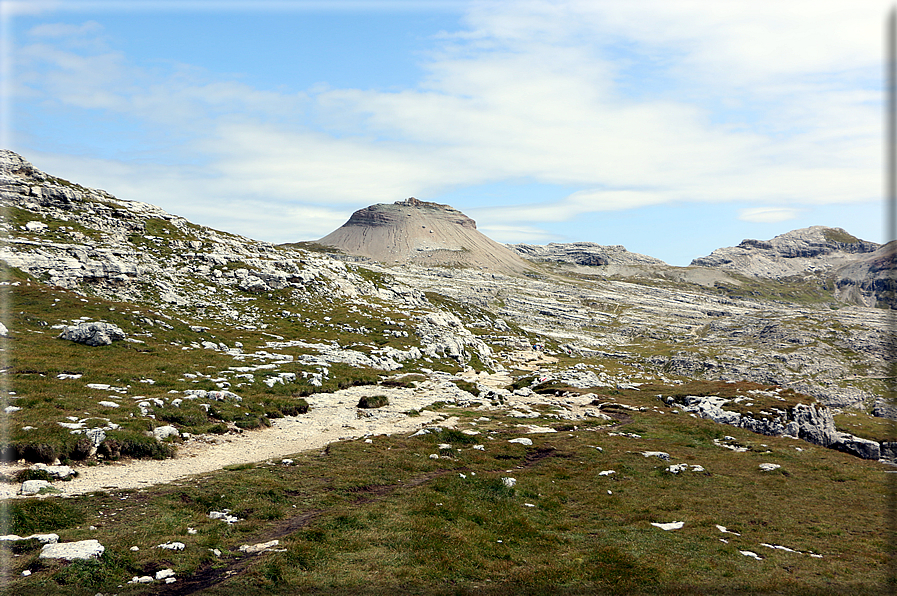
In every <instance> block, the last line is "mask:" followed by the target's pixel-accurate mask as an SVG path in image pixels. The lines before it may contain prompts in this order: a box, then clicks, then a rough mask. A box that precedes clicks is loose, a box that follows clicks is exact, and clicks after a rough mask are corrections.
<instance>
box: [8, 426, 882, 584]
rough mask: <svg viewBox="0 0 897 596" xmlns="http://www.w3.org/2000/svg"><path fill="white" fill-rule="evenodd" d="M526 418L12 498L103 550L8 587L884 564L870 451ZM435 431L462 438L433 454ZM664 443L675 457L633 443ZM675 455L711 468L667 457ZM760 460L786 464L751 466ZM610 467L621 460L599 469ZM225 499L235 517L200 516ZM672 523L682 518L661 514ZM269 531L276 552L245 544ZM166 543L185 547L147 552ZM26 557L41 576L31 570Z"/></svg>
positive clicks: (647, 579) (724, 578)
mask: <svg viewBox="0 0 897 596" xmlns="http://www.w3.org/2000/svg"><path fill="white" fill-rule="evenodd" d="M515 422H516V421H515V420H514V419H508V418H503V417H501V416H495V417H493V421H492V423H490V424H486V423H481V425H480V426H479V427H478V428H480V429H481V430H484V431H486V432H488V433H490V436H493V437H494V439H493V440H489V439H484V438H483V437H479V438H478V440H479V441H481V442H483V443H485V444H486V449H485V451H479V450H475V449H472V448H471V446H470V445H471V443H470V442H469V441H468V439H471V437H469V436H468V435H464V434H462V433H459V432H457V431H449V430H445V431H443V432H442V433H440V434H438V435H435V434H431V435H423V436H421V437H414V438H404V437H401V436H392V437H374V442H373V443H372V444H366V443H364V442H363V441H360V440H359V441H348V442H343V443H336V444H332V445H330V447H329V448H328V449H327V450H325V453H324V454H320V453H317V452H315V453H302V454H297V455H294V456H291V458H292V459H293V460H294V464H293V465H290V466H285V465H281V464H265V463H260V464H241V465H238V466H230V467H228V468H227V469H225V470H222V471H220V472H217V473H213V474H204V475H202V476H200V477H196V478H192V479H188V480H184V481H181V482H177V483H173V484H172V485H168V486H159V487H153V488H149V489H145V490H141V491H125V492H113V493H108V494H107V493H97V494H93V495H90V496H85V497H79V498H74V499H66V500H62V501H59V500H36V499H32V500H23V501H15V502H13V503H11V504H9V505H8V506H7V507H8V508H7V513H6V515H7V516H8V517H9V519H11V520H14V521H13V523H12V524H11V526H12V527H13V528H15V529H16V530H18V531H20V534H25V533H26V532H40V531H51V530H53V531H58V532H59V533H60V535H61V536H62V539H63V540H64V541H69V540H76V539H84V538H87V537H91V538H97V539H98V540H100V542H101V543H102V544H104V545H106V546H107V554H106V555H104V557H103V558H101V559H100V560H98V561H96V562H88V563H78V564H72V565H64V564H59V563H47V562H39V561H38V560H37V559H36V551H34V552H26V553H24V554H22V555H21V556H19V557H16V558H13V559H11V565H12V568H11V570H10V575H9V578H10V582H11V583H10V584H9V586H10V589H11V590H14V591H15V592H16V593H21V594H37V593H42V592H41V590H44V591H45V592H43V593H47V592H49V593H54V592H57V591H64V590H70V592H66V593H73V594H82V593H83V594H88V593H89V594H95V593H96V592H97V591H101V592H104V593H105V592H106V591H109V592H115V593H119V594H142V593H150V591H151V588H148V587H141V586H128V585H126V584H125V585H124V586H123V587H122V588H118V587H117V586H118V585H121V584H123V583H124V582H125V581H127V580H128V579H130V577H132V576H133V575H144V574H148V573H152V572H154V571H155V570H158V569H162V568H165V567H171V568H173V569H175V571H176V573H177V576H178V578H179V581H186V580H187V579H188V578H190V577H191V576H196V577H200V578H204V581H205V582H206V583H207V586H208V589H207V591H206V592H203V593H209V594H236V593H240V592H241V591H244V590H251V591H263V592H266V593H274V594H291V593H306V592H310V593H359V594H360V593H364V594H380V593H383V594H386V593H427V594H430V593H437V594H457V593H474V592H481V591H484V592H485V593H501V594H506V593H533V594H535V593H549V594H552V593H559V594H560V593H595V592H598V593H605V592H608V593H646V594H707V593H711V592H712V593H726V592H727V591H729V592H732V593H735V592H738V593H765V592H769V593H794V594H798V593H801V594H802V593H818V594H838V593H843V591H844V590H849V591H851V593H858V594H864V593H870V594H871V593H875V591H876V590H877V589H878V587H879V586H880V581H881V580H882V579H883V578H884V577H885V573H886V557H885V555H884V554H883V553H884V552H885V537H884V535H883V534H882V532H881V528H882V527H885V525H884V524H885V521H884V517H883V516H884V512H885V510H886V508H885V502H886V498H887V487H886V485H885V483H884V480H885V478H884V474H883V473H882V469H881V466H880V465H878V464H876V463H873V462H865V461H862V460H858V459H856V458H851V457H849V456H847V455H844V454H841V453H837V452H832V451H828V450H825V449H821V448H818V447H814V446H809V445H807V444H805V443H801V442H799V441H794V440H790V439H776V438H772V437H757V436H756V435H751V434H750V433H746V432H744V431H741V430H739V429H727V432H730V433H731V434H733V435H735V436H736V438H737V439H738V440H739V441H743V442H745V443H750V442H755V443H757V449H756V450H752V451H749V452H747V453H733V452H731V451H728V450H725V449H722V448H719V447H717V446H715V445H713V444H712V441H711V440H710V438H711V437H713V436H715V435H716V434H717V430H718V429H719V428H720V427H719V426H718V425H715V424H713V423H711V422H708V421H705V420H695V419H692V418H690V417H687V416H675V415H670V414H659V413H656V412H647V411H646V412H642V413H637V414H635V419H634V420H633V421H632V423H631V424H630V425H628V426H629V427H631V428H639V429H640V430H641V431H642V433H644V434H643V436H642V438H641V439H633V438H629V437H620V436H610V435H607V434H606V433H603V432H594V431H589V430H579V431H576V432H561V433H554V434H550V435H530V436H531V437H532V438H533V440H534V445H533V446H532V447H524V446H522V445H517V444H511V443H508V442H507V439H508V438H511V437H513V436H517V433H515V432H514V429H513V426H511V425H512V424H513V423H515ZM499 423H504V424H499ZM620 430H627V428H625V427H624V428H622V429H620ZM761 440H762V441H763V443H765V444H766V445H767V447H766V448H762V449H761V448H760V446H759V442H760V441H761ZM437 442H449V443H452V444H453V446H454V447H456V448H457V449H460V451H458V450H457V449H454V450H453V451H454V453H453V455H452V457H441V458H440V459H438V460H434V459H430V458H429V457H428V454H429V453H432V450H433V449H434V447H435V444H436V443H437ZM596 445H597V446H601V447H602V449H603V451H598V450H597V449H595V448H594V446H596ZM798 445H799V446H801V448H802V449H803V451H800V452H798V451H797V450H796V449H794V446H798ZM657 449H662V450H664V451H667V452H669V453H670V455H671V457H672V461H671V462H663V461H661V460H659V459H657V458H653V457H652V458H646V457H644V456H642V455H641V453H640V452H641V451H643V450H657ZM680 462H684V463H688V464H701V465H702V466H704V468H705V470H706V471H705V472H703V473H697V472H691V471H688V472H683V473H680V474H678V475H674V474H670V473H669V472H667V471H665V468H666V466H667V465H669V463H680ZM764 462H772V463H779V464H780V465H781V466H782V468H781V470H783V472H780V473H763V472H760V471H759V468H758V465H759V463H764ZM608 469H613V470H615V471H616V473H615V474H613V475H608V476H601V475H600V474H599V472H600V471H602V470H608ZM462 475H463V477H462ZM505 477H512V478H515V479H516V484H515V485H514V486H513V487H509V486H507V485H506V484H505V482H504V481H503V480H502V478H505ZM608 490H610V491H611V492H612V493H613V494H608V493H607V491H608ZM528 504H529V505H532V506H528ZM224 509H230V510H231V513H232V514H233V515H236V516H237V517H239V518H241V520H242V521H240V522H237V523H235V524H233V525H227V524H225V523H223V522H221V521H219V520H211V519H209V518H208V512H209V511H222V510H224ZM834 512H837V514H836V515H835V514H833V513H834ZM113 513H115V515H112V514H113ZM675 520H681V521H684V522H685V526H684V527H683V528H682V529H681V530H678V531H673V532H664V531H662V530H660V529H658V528H655V527H653V526H651V525H650V524H651V522H654V521H658V522H667V521H675ZM716 524H720V525H724V526H726V527H728V528H729V529H730V530H733V531H736V532H739V533H740V534H741V536H735V535H734V534H722V533H720V532H719V530H717V529H716V527H715V526H716ZM87 525H94V526H96V527H97V529H96V530H93V531H90V530H87V529H86V527H87ZM188 528H195V529H196V533H195V534H190V533H189V532H188V531H187V529H188ZM275 538H276V539H278V540H280V541H281V544H280V547H281V548H283V549H285V550H284V551H283V552H269V553H265V554H262V555H258V556H251V557H247V556H242V555H241V554H240V553H239V552H238V549H239V546H240V545H241V544H255V543H258V542H262V541H267V540H270V539H275ZM720 538H725V539H726V540H728V543H723V542H721V541H720V540H719V539H720ZM170 540H178V541H181V542H184V543H185V544H186V545H187V548H186V549H185V550H184V551H182V552H178V553H173V552H171V551H163V550H161V549H154V548H152V547H153V546H155V545H156V544H161V543H163V542H167V541H170ZM761 542H766V543H770V544H781V545H785V546H788V547H790V548H793V549H795V550H800V551H803V552H814V553H817V554H822V555H823V558H821V559H817V558H811V557H810V556H809V555H807V554H798V553H788V552H784V551H777V550H772V549H769V548H766V547H763V546H761V545H760V543H761ZM132 545H136V546H139V547H140V550H139V551H136V552H132V551H130V547H131V546H132ZM213 548H217V549H219V550H220V551H221V552H222V555H221V557H216V556H214V555H213V554H211V553H210V551H209V549H213ZM739 550H752V551H754V552H757V553H758V554H760V555H761V556H762V557H764V560H763V561H755V560H753V559H750V558H748V557H745V556H743V555H741V554H739V553H738V551H739ZM24 568H28V569H31V570H32V571H33V573H32V575H31V576H29V577H27V578H22V577H20V576H19V573H20V571H21V570H22V569H24ZM228 571H233V573H231V574H228ZM91 590H92V591H91Z"/></svg>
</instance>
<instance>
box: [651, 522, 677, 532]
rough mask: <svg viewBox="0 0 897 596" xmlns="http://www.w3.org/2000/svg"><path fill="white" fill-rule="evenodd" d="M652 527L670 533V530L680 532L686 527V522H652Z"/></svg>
mask: <svg viewBox="0 0 897 596" xmlns="http://www.w3.org/2000/svg"><path fill="white" fill-rule="evenodd" d="M651 525H652V526H656V527H658V528H660V529H661V530H667V531H669V530H678V529H680V528H682V526H684V525H685V522H681V521H678V522H669V523H658V522H651Z"/></svg>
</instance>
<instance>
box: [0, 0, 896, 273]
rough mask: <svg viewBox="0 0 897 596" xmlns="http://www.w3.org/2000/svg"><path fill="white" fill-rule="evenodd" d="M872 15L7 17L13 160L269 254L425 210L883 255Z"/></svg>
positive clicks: (555, 4) (781, 7) (660, 248)
mask: <svg viewBox="0 0 897 596" xmlns="http://www.w3.org/2000/svg"><path fill="white" fill-rule="evenodd" d="M888 6H889V4H888V3H887V2H879V1H876V0H866V1H864V2H860V3H857V2H848V1H845V0H833V1H826V0H813V1H809V2H804V1H803V0H788V1H787V2H781V1H769V2H764V1H758V0H752V1H750V2H747V1H745V2H740V1H731V2H730V1H727V2H721V1H718V0H707V1H701V0H697V1H691V0H661V1H651V0H633V1H627V2H620V1H618V0H608V1H603V0H582V1H579V0H569V1H565V0H550V1H540V0H532V1H528V0H508V1H497V2H464V1H454V0H450V1H445V2H441V1H438V0H436V1H423V0H413V1H402V0H397V1H365V0H356V1H351V2H350V1H342V0H332V1H327V2H302V1H264V0H256V1H253V2H245V1H241V0H236V1H223V0H222V1H198V0H192V1H191V0H179V1H176V2H166V1H158V0H156V1H147V0H128V1H127V2H124V1H106V2H104V1H101V0H93V1H79V0H63V1H56V2H45V1H43V0H28V1H27V2H14V1H4V2H3V3H2V11H3V14H2V16H3V19H2V26H3V29H2V31H0V38H2V43H3V44H4V45H3V48H2V50H3V52H2V53H3V62H2V65H3V72H2V75H3V77H2V78H3V86H2V90H0V92H2V97H3V100H4V104H3V109H4V113H3V114H2V116H3V124H4V126H3V131H2V139H0V140H2V146H3V147H6V148H10V149H13V150H14V151H17V152H19V153H21V154H22V155H23V156H25V158H26V159H28V160H30V161H31V162H32V163H34V164H35V165H36V166H37V167H38V168H40V169H42V170H44V171H47V172H49V173H52V174H54V175H57V176H61V177H63V178H67V179H69V180H72V181H74V182H78V183H81V184H83V185H85V186H92V187H98V188H103V189H106V190H108V191H109V192H111V193H113V194H114V195H116V196H118V197H120V198H124V199H131V200H139V201H145V202H149V203H153V204H156V205H159V206H161V207H163V208H165V209H166V210H168V211H170V212H173V213H176V214H178V215H182V216H184V217H187V218H188V219H190V220H192V221H194V222H196V223H200V224H204V225H208V226H212V227H215V228H218V229H224V230H228V231H231V232H236V233H239V234H243V235H246V236H250V237H253V238H257V239H261V240H268V241H271V242H289V241H296V240H310V239H316V238H319V237H321V236H323V235H325V234H327V233H328V232H330V231H331V230H333V229H334V228H336V227H338V226H340V225H342V223H344V222H345V220H346V219H347V218H348V217H349V215H350V214H351V213H352V212H353V211H355V210H356V209H359V208H362V207H365V206H367V205H370V204H373V203H384V202H388V203H391V202H394V201H398V200H403V199H405V198H407V197H410V196H414V197H417V198H419V199H423V200H427V201H436V202H439V203H448V204H450V205H452V206H454V207H456V208H458V209H461V210H462V211H464V212H465V213H467V214H468V215H470V216H471V217H473V218H474V219H475V220H476V221H477V224H478V227H479V229H480V230H482V231H483V232H485V233H486V234H487V235H489V236H491V237H492V238H494V239H496V240H499V241H501V242H528V243H536V244H545V243H548V242H571V241H578V240H585V241H591V242H597V243H600V244H622V245H624V246H626V247H627V248H628V249H629V250H632V251H635V252H640V253H644V254H649V255H651V256H655V257H658V258H661V259H663V260H665V261H667V262H668V263H671V264H674V265H687V264H688V263H689V262H690V261H691V259H693V258H695V257H698V256H702V255H705V254H708V253H709V252H710V251H712V250H713V249H714V248H718V247H720V246H731V245H734V244H737V243H738V242H740V241H741V240H742V239H744V238H759V239H767V238H771V237H773V236H775V235H777V234H781V233H784V232H787V231H788V230H791V229H795V228H800V227H805V226H810V225H828V226H839V227H843V228H845V229H847V230H848V231H849V232H851V233H853V234H854V235H857V236H860V237H862V238H864V239H867V240H873V241H876V242H883V241H884V240H885V239H884V237H883V234H884V231H883V225H882V213H883V207H882V188H883V182H882V178H883V177H882V161H883V160H882V156H883V146H882V139H883V114H884V110H883V107H882V101H883V94H882V75H883V65H882V62H883V61H882V56H883V45H884V44H883V37H884V26H885V18H886V10H887V9H888Z"/></svg>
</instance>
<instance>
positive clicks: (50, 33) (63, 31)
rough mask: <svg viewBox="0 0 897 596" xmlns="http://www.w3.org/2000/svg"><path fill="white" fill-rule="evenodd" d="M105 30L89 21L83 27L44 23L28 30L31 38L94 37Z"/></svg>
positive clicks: (94, 22)
mask: <svg viewBox="0 0 897 596" xmlns="http://www.w3.org/2000/svg"><path fill="white" fill-rule="evenodd" d="M102 30H103V26H102V25H100V24H99V23H97V22H96V21H87V22H86V23H82V24H81V25H71V24H68V23H44V24H42V25H37V26H35V27H32V28H31V29H29V30H28V35H29V36H31V37H72V36H82V35H94V34H96V33H99V32H100V31H102Z"/></svg>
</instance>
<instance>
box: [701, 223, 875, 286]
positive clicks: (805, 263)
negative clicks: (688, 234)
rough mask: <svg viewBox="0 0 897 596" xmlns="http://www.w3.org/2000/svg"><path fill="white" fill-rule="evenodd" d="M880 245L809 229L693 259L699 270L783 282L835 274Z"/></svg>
mask: <svg viewBox="0 0 897 596" xmlns="http://www.w3.org/2000/svg"><path fill="white" fill-rule="evenodd" d="M880 246H881V245H879V244H877V243H875V242H869V241H867V240H860V239H859V238H856V237H855V236H852V235H851V234H849V233H847V232H846V231H845V230H844V229H842V228H829V227H826V226H811V227H809V228H801V229H797V230H792V231H790V232H786V233H785V234H780V235H778V236H776V237H775V238H772V239H771V240H765V241H764V240H751V239H748V240H744V241H742V242H741V244H739V245H738V246H734V247H726V248H718V249H716V250H714V251H713V252H712V253H710V254H709V255H708V256H706V257H700V258H697V259H694V260H693V261H692V262H691V264H692V265H693V266H699V267H718V268H721V269H729V270H732V271H737V272H739V273H743V274H745V275H753V276H756V277H768V278H771V279H782V278H785V277H791V276H793V275H802V274H806V273H816V272H819V271H823V270H832V271H833V270H835V269H837V268H838V267H840V266H842V265H846V264H848V263H849V262H851V261H854V260H856V259H857V256H858V255H862V254H865V253H871V252H874V251H876V250H878V248H879V247H880Z"/></svg>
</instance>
